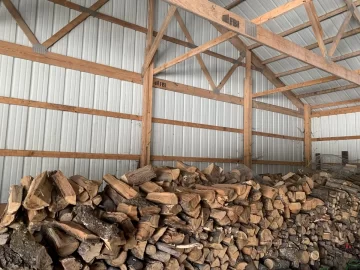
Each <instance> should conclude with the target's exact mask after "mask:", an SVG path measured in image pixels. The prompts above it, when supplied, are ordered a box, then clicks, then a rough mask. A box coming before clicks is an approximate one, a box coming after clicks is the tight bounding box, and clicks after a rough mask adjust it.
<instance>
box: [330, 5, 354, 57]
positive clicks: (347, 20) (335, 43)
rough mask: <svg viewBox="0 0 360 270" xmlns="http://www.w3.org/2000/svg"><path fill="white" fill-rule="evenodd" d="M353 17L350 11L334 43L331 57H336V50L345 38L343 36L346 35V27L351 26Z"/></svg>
mask: <svg viewBox="0 0 360 270" xmlns="http://www.w3.org/2000/svg"><path fill="white" fill-rule="evenodd" d="M351 17H352V13H351V12H350V11H348V12H347V14H346V17H345V19H344V21H343V23H342V24H341V26H340V28H339V31H338V33H337V34H336V36H335V39H334V41H333V42H332V45H331V48H330V50H329V52H328V55H329V57H332V56H333V55H334V53H335V50H336V48H337V47H338V45H339V42H340V40H341V39H342V37H343V35H344V33H345V30H346V27H347V26H348V25H349V22H350V19H351Z"/></svg>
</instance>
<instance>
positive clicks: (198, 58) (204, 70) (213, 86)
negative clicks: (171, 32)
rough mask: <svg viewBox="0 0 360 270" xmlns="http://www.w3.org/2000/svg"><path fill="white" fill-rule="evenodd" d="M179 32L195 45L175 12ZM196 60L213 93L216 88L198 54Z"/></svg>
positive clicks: (182, 21)
mask: <svg viewBox="0 0 360 270" xmlns="http://www.w3.org/2000/svg"><path fill="white" fill-rule="evenodd" d="M174 16H175V18H176V20H177V22H178V24H179V26H180V28H181V30H182V31H183V33H184V35H185V37H186V39H187V40H188V41H189V42H191V43H195V42H194V40H193V38H192V37H191V34H190V32H189V30H188V29H187V27H186V25H185V22H184V20H183V19H182V18H181V15H180V13H179V11H178V10H176V11H175V14H174ZM195 57H196V60H197V61H198V63H199V65H200V68H201V70H202V72H203V73H204V75H205V77H206V79H207V80H208V82H209V84H210V87H211V89H212V90H213V91H215V90H216V89H217V88H216V85H215V83H214V81H213V79H212V77H211V74H210V72H209V70H208V69H207V67H206V65H205V63H204V60H203V59H202V57H201V55H200V54H197V55H196V56H195Z"/></svg>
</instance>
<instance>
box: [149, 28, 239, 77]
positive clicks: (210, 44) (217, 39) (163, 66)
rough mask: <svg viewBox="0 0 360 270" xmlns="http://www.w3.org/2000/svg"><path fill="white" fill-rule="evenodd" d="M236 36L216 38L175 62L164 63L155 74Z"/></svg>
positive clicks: (177, 58) (227, 35) (231, 34)
mask: <svg viewBox="0 0 360 270" xmlns="http://www.w3.org/2000/svg"><path fill="white" fill-rule="evenodd" d="M236 35H237V34H236V33H234V32H230V31H229V32H227V33H225V34H223V35H221V36H219V37H216V38H214V39H212V40H210V41H208V42H206V43H205V44H203V45H201V46H199V47H197V48H195V49H192V50H190V51H188V52H187V53H184V54H183V55H180V56H178V57H176V58H174V59H173V60H170V61H169V62H167V63H164V64H162V65H161V66H159V67H157V68H155V69H154V74H158V73H160V72H162V71H163V70H165V69H168V68H169V67H172V66H174V65H176V64H179V63H181V62H183V61H185V60H187V59H189V58H191V57H193V56H195V55H198V54H200V53H202V52H203V51H206V50H208V49H210V48H212V47H214V46H216V45H219V44H220V43H223V42H225V41H227V40H229V39H230V38H232V37H235V36H236Z"/></svg>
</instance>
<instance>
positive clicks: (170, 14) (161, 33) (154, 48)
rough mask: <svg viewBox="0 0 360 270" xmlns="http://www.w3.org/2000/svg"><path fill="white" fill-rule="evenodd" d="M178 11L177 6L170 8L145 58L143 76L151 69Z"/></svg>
mask: <svg viewBox="0 0 360 270" xmlns="http://www.w3.org/2000/svg"><path fill="white" fill-rule="evenodd" d="M175 11H176V6H170V8H169V11H168V14H167V15H166V17H165V19H164V21H163V24H162V25H161V27H160V30H159V32H158V34H157V35H156V37H155V40H154V42H153V44H152V46H151V48H150V49H149V51H148V52H147V56H146V58H145V62H144V65H143V71H142V74H144V71H145V70H146V69H147V68H148V67H149V65H150V63H151V61H152V60H153V58H154V56H155V53H156V51H157V50H158V48H159V46H160V42H161V40H162V38H163V36H164V34H165V31H166V29H167V28H168V26H169V24H170V21H171V18H172V17H173V16H174V13H175Z"/></svg>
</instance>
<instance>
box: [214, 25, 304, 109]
mask: <svg viewBox="0 0 360 270" xmlns="http://www.w3.org/2000/svg"><path fill="white" fill-rule="evenodd" d="M211 24H212V25H213V26H214V27H215V28H216V30H218V31H219V32H220V33H221V34H224V33H226V32H227V31H228V30H226V28H224V27H222V26H220V25H217V24H215V23H211ZM229 42H230V43H231V44H232V45H233V46H234V47H235V48H236V49H237V50H238V51H239V52H240V54H241V53H244V52H245V51H246V49H247V46H246V45H245V44H244V42H243V41H242V40H241V39H240V38H239V37H234V38H232V39H230V40H229ZM251 58H252V62H253V65H254V66H255V67H256V68H258V69H260V70H261V72H262V74H263V75H264V76H265V77H266V78H267V79H268V80H269V81H270V82H271V83H272V84H273V85H275V87H283V86H285V84H284V83H283V82H282V81H281V80H280V79H278V78H276V76H275V74H274V72H272V70H271V69H270V68H268V67H267V66H266V65H263V64H262V63H261V60H260V58H259V57H258V56H257V55H256V54H255V53H253V54H252V57H251ZM283 95H284V96H286V97H287V98H288V99H289V100H290V101H291V102H292V103H293V104H294V105H295V106H296V107H297V108H299V109H300V110H301V109H303V108H304V104H303V103H302V101H301V100H300V99H298V98H297V97H295V95H294V94H293V93H292V92H291V91H288V92H284V94H283Z"/></svg>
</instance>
